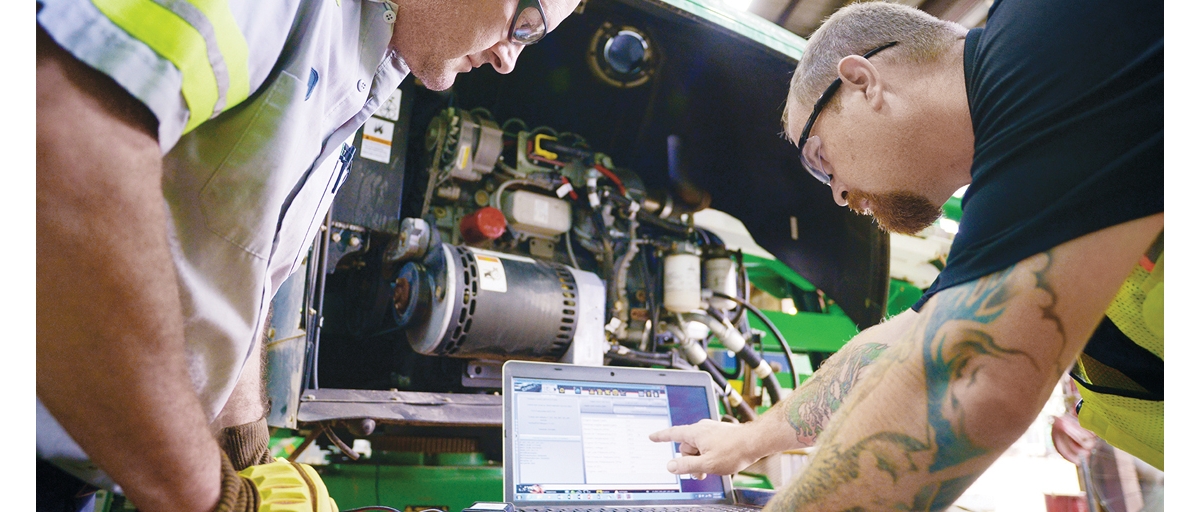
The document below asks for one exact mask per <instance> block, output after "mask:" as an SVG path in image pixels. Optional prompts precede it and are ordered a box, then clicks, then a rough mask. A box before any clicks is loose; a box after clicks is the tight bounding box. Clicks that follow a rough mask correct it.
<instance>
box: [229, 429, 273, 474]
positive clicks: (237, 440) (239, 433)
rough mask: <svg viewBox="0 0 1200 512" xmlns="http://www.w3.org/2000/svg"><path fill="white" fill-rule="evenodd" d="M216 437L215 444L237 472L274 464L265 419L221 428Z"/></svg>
mask: <svg viewBox="0 0 1200 512" xmlns="http://www.w3.org/2000/svg"><path fill="white" fill-rule="evenodd" d="M216 437H217V444H218V445H220V446H221V449H222V450H225V454H226V455H229V460H230V461H231V462H233V469H235V470H237V471H241V470H243V469H246V468H248V467H250V466H256V465H259V464H270V463H272V462H275V458H274V457H271V450H270V442H271V431H270V429H269V428H268V427H267V419H266V418H261V419H259V420H258V421H252V422H250V423H243V424H241V425H236V426H233V427H226V428H223V429H221V430H220V431H218V432H217V436H216Z"/></svg>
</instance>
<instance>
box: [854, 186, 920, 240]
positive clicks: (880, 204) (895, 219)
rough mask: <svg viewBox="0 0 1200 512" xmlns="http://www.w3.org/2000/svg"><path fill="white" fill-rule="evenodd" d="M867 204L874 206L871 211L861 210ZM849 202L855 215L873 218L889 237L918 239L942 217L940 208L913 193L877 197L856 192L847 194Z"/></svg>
mask: <svg viewBox="0 0 1200 512" xmlns="http://www.w3.org/2000/svg"><path fill="white" fill-rule="evenodd" d="M864 200H865V201H866V202H867V203H868V204H870V205H871V210H869V211H864V210H860V209H859V208H858V207H857V205H859V204H862V201H864ZM846 201H847V202H848V203H849V206H850V209H851V210H854V212H855V213H858V214H860V215H871V216H872V217H874V218H875V223H876V224H877V225H878V226H879V228H880V229H882V230H884V231H886V232H889V233H900V234H902V235H916V234H917V233H920V232H921V231H922V230H924V229H925V228H927V227H929V226H931V225H933V223H934V222H937V220H938V219H940V218H941V217H942V209H941V208H940V207H939V206H938V205H936V204H933V202H931V201H930V200H928V199H926V198H925V197H923V196H920V195H917V194H914V193H912V192H884V193H882V194H874V193H871V192H862V191H856V190H852V191H849V192H848V193H847V196H846Z"/></svg>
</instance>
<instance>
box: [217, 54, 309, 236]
mask: <svg viewBox="0 0 1200 512" xmlns="http://www.w3.org/2000/svg"><path fill="white" fill-rule="evenodd" d="M306 93H307V84H306V82H304V81H302V80H301V79H299V78H297V77H296V76H295V75H293V74H291V73H288V72H287V71H281V72H280V73H279V75H278V76H277V78H275V80H274V81H273V83H271V85H270V87H269V88H268V89H267V90H266V91H264V96H263V98H262V100H261V101H257V102H255V104H254V105H252V106H250V108H248V109H245V110H242V111H239V112H237V113H236V114H235V113H234V112H230V114H233V115H232V116H231V119H228V120H225V121H223V123H222V127H221V128H220V132H222V133H220V134H218V136H223V137H234V138H236V140H237V142H236V143H235V145H234V146H233V148H232V149H231V150H230V152H229V154H228V155H227V156H226V157H225V158H224V160H223V161H222V162H221V163H220V165H219V166H218V167H217V169H216V171H215V172H214V173H213V175H212V177H211V178H209V180H208V182H207V183H206V184H205V185H204V187H203V189H202V190H201V191H200V210H201V213H202V215H203V216H204V221H205V224H206V226H207V227H208V229H209V230H210V231H212V232H213V233H214V234H216V235H218V236H220V237H221V238H223V239H225V240H226V241H228V242H230V243H232V244H235V245H237V246H239V247H241V248H242V249H244V250H246V251H247V252H249V253H251V254H253V255H255V256H257V257H259V258H263V259H267V258H269V257H270V256H271V251H272V248H273V246H274V242H275V237H276V228H277V226H279V221H280V213H281V211H282V207H283V206H284V202H285V201H286V200H287V198H288V196H289V195H290V194H291V192H292V191H293V190H294V189H295V188H296V186H297V184H299V183H300V182H301V180H305V179H306V178H308V177H307V176H306V175H307V174H308V170H309V169H312V168H313V160H314V159H315V158H316V157H317V155H318V154H319V152H320V150H321V133H322V132H323V130H322V129H321V121H322V119H321V117H322V115H321V110H322V109H320V108H313V107H316V105H311V104H309V105H306V104H305V101H304V100H305V94H306ZM306 107H307V108H306ZM306 185H307V183H306ZM304 188H308V187H307V186H305V187H304Z"/></svg>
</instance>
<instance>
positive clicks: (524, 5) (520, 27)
mask: <svg viewBox="0 0 1200 512" xmlns="http://www.w3.org/2000/svg"><path fill="white" fill-rule="evenodd" d="M548 30H549V25H548V24H547V22H546V11H543V10H542V2H541V0H518V1H517V15H516V16H513V19H512V24H511V25H509V27H508V40H509V41H512V42H513V43H515V44H519V45H529V44H533V43H536V42H538V41H541V40H542V38H543V37H546V32H547V31H548Z"/></svg>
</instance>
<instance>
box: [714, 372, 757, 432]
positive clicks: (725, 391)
mask: <svg viewBox="0 0 1200 512" xmlns="http://www.w3.org/2000/svg"><path fill="white" fill-rule="evenodd" d="M700 369H702V370H704V371H706V372H708V374H709V375H712V378H713V382H715V383H716V384H717V389H719V390H721V395H722V396H729V394H730V391H732V390H733V386H730V385H729V381H727V380H725V376H724V375H722V374H721V370H720V369H719V368H717V365H715V364H713V362H712V359H705V360H704V362H702V363H700ZM736 407H737V410H738V412H740V413H741V414H742V417H743V418H745V419H746V421H753V420H754V419H756V418H758V415H757V414H755V413H754V409H753V408H751V407H750V404H748V403H746V399H745V398H744V397H743V398H742V401H741V402H740V403H738V405H737V406H736Z"/></svg>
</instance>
